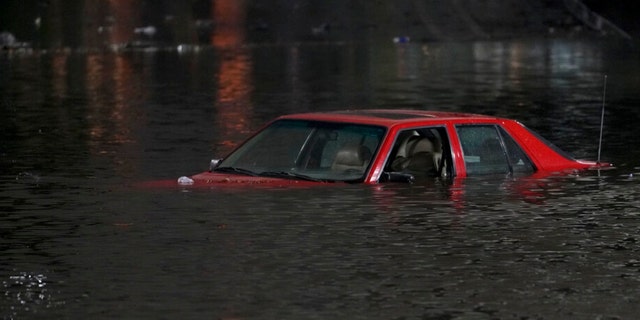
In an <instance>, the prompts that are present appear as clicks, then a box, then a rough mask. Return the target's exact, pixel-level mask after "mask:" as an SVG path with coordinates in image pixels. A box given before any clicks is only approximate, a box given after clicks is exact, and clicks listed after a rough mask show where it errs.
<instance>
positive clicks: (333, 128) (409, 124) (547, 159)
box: [178, 110, 609, 186]
mask: <svg viewBox="0 0 640 320" xmlns="http://www.w3.org/2000/svg"><path fill="white" fill-rule="evenodd" d="M604 166H609V164H601V163H598V162H594V161H584V160H576V159H574V158H573V157H571V156H570V155H568V154H567V153H565V152H563V151H561V150H560V149H558V148H557V147H555V146H554V145H552V144H551V143H549V142H548V141H546V140H545V139H543V138H542V137H540V136H539V135H537V134H536V133H534V132H533V131H531V130H529V129H527V128H526V127H525V126H523V125H522V124H521V123H519V122H517V121H515V120H509V119H503V118H498V117H492V116H484V115H477V114H466V113H451V112H436V111H422V110H353V111H339V112H326V113H303V114H293V115H286V116H282V117H279V118H277V119H275V120H273V121H272V122H270V123H269V124H267V125H266V126H265V127H264V128H263V129H261V130H260V131H258V132H257V133H256V134H254V135H253V136H252V137H251V138H249V139H248V140H246V141H245V142H244V143H242V144H241V145H240V146H239V147H238V148H237V149H235V150H234V151H233V152H231V154H229V155H228V156H227V157H226V158H224V159H222V160H213V161H212V162H211V168H210V170H209V171H206V172H203V173H199V174H196V175H193V176H191V177H181V178H180V179H178V184H181V185H194V186H197V185H201V186H202V185H206V186H211V185H212V184H221V183H225V184H229V183H254V184H266V185H269V186H272V185H288V184H307V183H322V182H352V183H367V184H375V183H379V182H386V181H405V182H411V181H414V180H416V179H421V178H428V177H442V178H453V177H455V178H462V177H468V176H478V175H503V176H508V175H513V176H519V175H531V174H534V173H543V174H546V173H548V174H552V173H563V172H571V171H574V170H581V169H589V168H601V167H604Z"/></svg>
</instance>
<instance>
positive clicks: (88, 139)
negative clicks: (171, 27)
mask: <svg viewBox="0 0 640 320" xmlns="http://www.w3.org/2000/svg"><path fill="white" fill-rule="evenodd" d="M638 61H640V60H638V52H637V50H635V49H633V48H631V47H629V46H627V45H626V44H618V43H615V42H613V43H612V42H605V41H602V42H594V41H583V40H576V39H573V40H572V39H534V40H526V41H518V40H514V41H486V42H451V43H409V44H402V45H395V44H393V43H392V42H388V43H387V42H382V43H377V42H361V43H360V42H359V43H350V42H326V43H324V42H323V43H293V44H260V45H258V44H253V45H242V46H224V47H216V46H205V47H202V48H201V49H199V50H193V51H187V52H184V51H180V50H177V49H171V48H163V49H161V50H147V49H135V50H123V51H111V50H98V51H86V50H75V49H71V50H49V51H35V52H26V53H18V52H13V53H8V52H3V53H2V56H0V69H1V70H2V72H0V96H2V101H1V105H0V106H1V107H0V112H1V114H0V209H1V210H0V212H1V213H0V226H1V227H0V228H1V229H2V236H1V237H0V252H1V256H2V262H1V263H0V281H1V284H2V287H1V289H2V293H3V295H2V297H1V298H0V315H2V316H3V318H7V319H10V318H16V319H22V318H85V317H91V318H135V319H141V318H150V319H155V318H158V317H166V318H178V317H179V318H214V319H215V318H223V319H238V318H239V319H261V318H264V319H273V318H280V319H314V318H317V319H329V318H330V319H335V318H354V319H372V318H378V319H413V318H419V319H497V318H500V319H524V318H530V319H531V318H535V319H538V318H540V319H542V318H544V319H567V318H576V319H584V318H633V317H635V315H636V310H637V307H636V306H637V305H638V302H639V301H638V297H639V295H638V287H639V286H638V285H639V281H640V261H639V260H638V259H637V258H636V253H637V252H638V250H639V247H638V241H640V239H638V236H637V234H638V231H640V219H639V213H640V210H639V208H638V207H639V206H640V201H638V199H637V197H638V190H640V189H639V186H638V184H639V182H638V180H637V179H638V178H637V177H636V176H637V175H638V174H639V173H638V172H639V171H640V167H639V166H638V164H637V161H636V159H637V152H638V151H636V150H635V149H634V148H633V146H634V145H635V144H636V142H638V138H637V137H638V134H639V133H640V130H639V129H638V128H637V126H636V123H637V120H638V111H637V105H638V102H639V100H640V99H639V98H638V95H637V93H636V92H635V91H636V88H638V84H639V82H640V78H639V77H638V76H637V75H638V74H639V72H638V71H640V65H639V63H638ZM604 75H607V79H608V80H607V81H608V85H607V98H606V102H607V103H606V107H607V108H606V118H605V126H604V129H605V131H604V141H603V149H602V155H603V160H607V161H612V162H614V163H615V164H616V165H617V169H615V170H610V171H602V172H596V171H593V172H586V173H581V174H577V175H569V176H564V177H550V178H545V179H529V178H522V179H509V178H507V179H467V180H464V181H455V182H441V181H427V182H422V183H419V184H413V185H406V184H379V185H373V186H360V185H331V186H321V187H317V188H315V187H314V188H303V189H274V190H270V189H256V188H252V189H247V190H242V189H214V190H182V189H180V188H175V189H174V188H171V189H162V190H145V189H138V188H135V187H134V185H135V183H137V182H140V181H146V180H153V179H167V178H170V179H174V178H177V177H179V176H181V175H186V174H192V173H196V172H199V171H202V170H204V169H205V168H207V165H208V161H209V159H211V158H212V157H220V156H224V155H225V154H226V153H227V152H229V151H230V150H231V149H232V148H233V147H234V146H235V145H237V144H238V143H239V142H241V141H242V140H243V139H245V138H246V137H247V136H248V135H249V134H250V133H251V132H253V131H254V130H257V129H258V128H260V127H261V126H262V125H263V124H264V122H265V121H268V120H269V119H271V118H272V117H275V116H277V115H280V114H285V113H291V112H304V111H318V110H338V109H345V108H418V109H436V110H444V111H465V112H476V113H488V114H495V115H500V116H504V117H512V118H516V119H519V120H521V121H522V122H523V123H525V124H526V125H528V126H529V127H531V128H534V129H535V130H537V131H538V132H540V133H541V134H542V135H544V136H545V137H547V138H549V140H551V141H553V142H554V143H556V144H558V145H559V146H561V147H562V148H563V149H565V150H567V151H570V152H572V153H574V154H575V155H577V156H579V157H583V158H590V159H595V157H596V156H597V148H598V136H599V126H600V114H601V110H602V109H601V107H602V93H603V89H604V88H603V82H604Z"/></svg>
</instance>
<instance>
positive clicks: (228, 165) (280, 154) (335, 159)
mask: <svg viewBox="0 0 640 320" xmlns="http://www.w3.org/2000/svg"><path fill="white" fill-rule="evenodd" d="M385 131H386V130H385V128H383V127H378V126H370V125H360V124H348V123H334V122H322V121H308V120H279V121H276V122H274V123H272V124H271V125H269V126H268V127H267V128H265V129H264V130H262V131H260V132H259V133H258V134H256V135H255V136H254V137H252V138H251V139H249V140H248V141H246V142H245V143H244V144H242V145H241V146H240V147H239V148H238V149H236V150H235V151H234V152H232V153H231V154H230V155H229V156H228V157H227V158H226V159H224V160H223V161H222V162H221V163H220V164H219V165H218V166H217V167H216V168H215V171H218V172H234V173H238V174H250V175H255V176H268V177H282V178H293V179H305V180H319V181H359V180H360V181H361V180H363V179H364V177H365V173H366V172H367V170H368V168H369V164H370V163H371V160H372V159H373V155H374V154H375V152H376V151H377V150H378V146H379V145H380V141H381V140H382V138H383V136H384V134H385Z"/></svg>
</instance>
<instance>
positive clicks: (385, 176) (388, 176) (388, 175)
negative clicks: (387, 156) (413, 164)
mask: <svg viewBox="0 0 640 320" xmlns="http://www.w3.org/2000/svg"><path fill="white" fill-rule="evenodd" d="M415 180H416V177H414V176H413V175H412V174H410V173H405V172H388V171H385V172H383V173H382V175H381V176H380V182H404V183H413V182H414V181H415Z"/></svg>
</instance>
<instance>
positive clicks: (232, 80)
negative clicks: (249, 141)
mask: <svg viewBox="0 0 640 320" xmlns="http://www.w3.org/2000/svg"><path fill="white" fill-rule="evenodd" d="M211 14H212V17H211V18H212V20H213V21H216V22H217V23H216V28H215V29H214V32H213V33H212V35H211V44H212V45H213V46H214V47H215V48H217V49H218V50H219V51H220V56H221V57H222V59H223V61H222V62H221V63H220V69H219V70H218V73H217V75H218V77H217V87H216V96H217V99H216V101H215V107H216V109H217V117H216V124H215V125H216V127H217V128H220V133H219V136H218V142H219V144H220V145H221V146H222V147H223V148H224V149H225V150H222V152H224V153H226V152H228V151H230V149H231V148H232V147H233V146H235V145H236V144H237V143H238V142H239V141H238V140H239V139H242V138H244V137H246V135H248V133H249V132H250V130H251V125H250V123H249V119H250V115H251V114H252V113H253V108H252V105H251V100H250V97H251V93H252V91H253V85H252V83H251V72H252V64H251V63H252V61H251V56H250V54H249V52H248V50H247V49H246V48H242V47H241V45H242V44H243V43H244V42H245V32H244V23H245V18H246V17H245V3H244V1H242V0H240V1H212V13H211Z"/></svg>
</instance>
